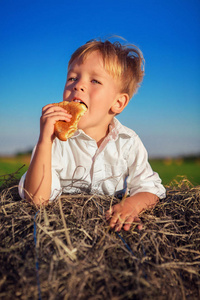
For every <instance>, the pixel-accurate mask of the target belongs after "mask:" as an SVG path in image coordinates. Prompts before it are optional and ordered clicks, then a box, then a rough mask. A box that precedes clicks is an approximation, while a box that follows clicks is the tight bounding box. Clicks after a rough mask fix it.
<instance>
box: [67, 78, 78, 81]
mask: <svg viewBox="0 0 200 300" xmlns="http://www.w3.org/2000/svg"><path fill="white" fill-rule="evenodd" d="M76 80H77V78H76V77H69V78H68V79H67V81H76Z"/></svg>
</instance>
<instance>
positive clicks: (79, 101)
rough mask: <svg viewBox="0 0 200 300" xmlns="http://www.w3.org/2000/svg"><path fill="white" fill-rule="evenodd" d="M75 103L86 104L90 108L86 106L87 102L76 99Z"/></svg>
mask: <svg viewBox="0 0 200 300" xmlns="http://www.w3.org/2000/svg"><path fill="white" fill-rule="evenodd" d="M73 102H78V103H81V104H84V105H85V106H86V107H87V108H88V106H87V104H85V102H83V101H82V100H80V99H74V100H73Z"/></svg>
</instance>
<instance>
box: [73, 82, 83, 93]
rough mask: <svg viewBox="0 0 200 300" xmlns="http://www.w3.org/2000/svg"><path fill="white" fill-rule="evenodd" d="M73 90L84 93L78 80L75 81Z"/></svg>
mask: <svg viewBox="0 0 200 300" xmlns="http://www.w3.org/2000/svg"><path fill="white" fill-rule="evenodd" d="M74 90H75V91H81V92H84V91H85V87H84V84H83V83H82V82H81V81H79V80H77V81H75V84H74Z"/></svg>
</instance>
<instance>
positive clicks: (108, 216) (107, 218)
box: [105, 207, 113, 221]
mask: <svg viewBox="0 0 200 300" xmlns="http://www.w3.org/2000/svg"><path fill="white" fill-rule="evenodd" d="M112 214H113V209H112V207H110V209H109V210H107V211H106V212H105V217H106V220H107V221H108V220H109V219H110V218H111V216H112Z"/></svg>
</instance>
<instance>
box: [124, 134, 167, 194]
mask: <svg viewBox="0 0 200 300" xmlns="http://www.w3.org/2000/svg"><path fill="white" fill-rule="evenodd" d="M128 168H129V176H128V178H127V188H128V190H129V192H130V196H133V195H135V194H137V193H141V192H149V193H152V194H155V195H157V196H158V197H159V198H160V199H162V198H165V197H166V191H165V188H164V186H163V185H162V183H161V179H160V177H159V175H158V174H157V173H156V172H154V171H153V170H152V168H151V166H150V164H149V162H148V154H147V151H146V149H145V147H144V145H143V143H142V142H141V140H140V138H139V137H138V136H137V137H136V138H135V141H134V143H133V144H132V147H131V150H130V152H129V158H128Z"/></svg>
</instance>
